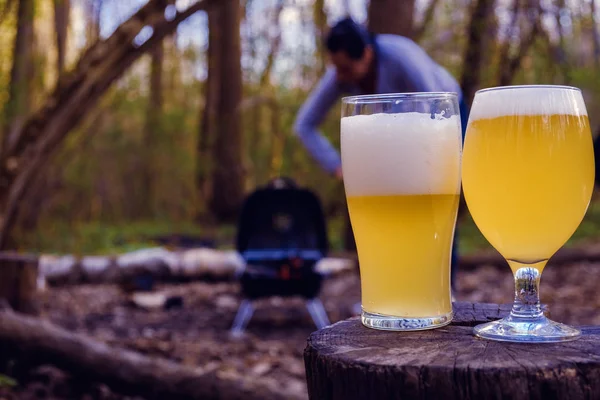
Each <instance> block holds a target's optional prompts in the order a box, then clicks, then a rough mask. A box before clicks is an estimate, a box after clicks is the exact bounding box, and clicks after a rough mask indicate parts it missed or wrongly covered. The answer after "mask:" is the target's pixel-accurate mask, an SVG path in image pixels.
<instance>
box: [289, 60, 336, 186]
mask: <svg viewBox="0 0 600 400" xmlns="http://www.w3.org/2000/svg"><path fill="white" fill-rule="evenodd" d="M340 94H341V90H340V88H339V86H338V83H337V82H336V78H335V70H334V69H333V68H330V69H328V70H327V72H326V73H325V75H324V76H323V78H321V81H320V82H319V83H318V84H317V86H316V87H315V88H314V90H313V91H312V93H311V94H310V96H309V97H308V99H307V100H306V101H305V102H304V104H303V105H302V107H301V108H300V111H299V112H298V116H297V117H296V122H295V123H294V131H295V132H296V134H297V135H298V137H299V138H300V140H301V141H302V143H303V144H304V147H305V148H306V149H307V150H308V152H309V153H310V155H311V156H312V157H313V158H314V159H315V160H316V161H317V162H318V163H319V164H320V165H321V167H322V168H323V169H325V170H326V171H327V172H329V173H331V174H335V175H336V176H338V177H340V171H341V169H340V167H341V160H340V155H339V153H338V151H337V150H336V149H334V148H333V146H332V145H331V143H330V142H329V140H327V138H325V137H324V136H323V135H322V134H321V132H319V130H318V126H319V125H320V124H321V122H322V121H323V119H324V118H325V116H326V115H327V112H328V111H329V109H330V108H331V107H332V106H333V105H334V104H335V102H336V101H337V99H338V98H339V96H340Z"/></svg>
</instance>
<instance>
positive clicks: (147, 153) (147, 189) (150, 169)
mask: <svg viewBox="0 0 600 400" xmlns="http://www.w3.org/2000/svg"><path fill="white" fill-rule="evenodd" d="M164 54H165V53H164V47H163V42H160V43H158V44H156V46H155V47H154V48H152V50H150V91H149V99H148V109H147V114H146V128H145V129H144V136H143V147H142V149H141V150H140V152H139V153H138V154H139V156H140V161H141V162H142V165H141V168H140V171H141V184H142V187H141V190H140V193H142V194H143V197H142V198H141V199H140V200H141V202H140V204H139V207H138V213H139V214H138V215H139V216H149V215H152V211H153V210H152V208H153V205H152V200H154V199H155V198H156V197H155V196H154V194H155V187H154V185H153V181H154V176H155V170H156V169H157V168H160V166H158V165H156V163H157V157H155V155H156V153H157V152H158V151H159V149H158V148H157V147H158V146H157V143H158V141H159V140H160V136H161V135H162V131H163V129H162V128H163V98H164V96H163V64H164Z"/></svg>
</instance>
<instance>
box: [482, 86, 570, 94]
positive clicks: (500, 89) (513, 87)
mask: <svg viewBox="0 0 600 400" xmlns="http://www.w3.org/2000/svg"><path fill="white" fill-rule="evenodd" d="M511 89H558V90H571V91H575V92H580V93H581V89H579V88H578V87H575V86H569V85H508V86H492V87H488V88H484V89H479V90H478V91H476V92H475V94H479V93H487V92H496V91H502V90H511Z"/></svg>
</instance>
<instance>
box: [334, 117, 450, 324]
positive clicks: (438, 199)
mask: <svg viewBox="0 0 600 400" xmlns="http://www.w3.org/2000/svg"><path fill="white" fill-rule="evenodd" d="M341 141H342V165H343V174H344V186H345V190H346V197H347V202H348V210H349V213H350V220H351V223H352V229H353V231H354V236H355V239H356V246H357V251H358V259H359V264H360V274H361V291H362V307H363V323H365V315H370V316H375V317H374V318H375V319H376V318H377V317H378V316H381V317H398V318H401V319H405V320H402V321H404V322H406V321H407V322H406V325H402V324H403V323H404V322H402V323H399V324H397V325H395V327H396V328H398V329H412V328H414V329H424V328H426V327H431V326H436V325H437V326H439V325H440V324H444V323H448V322H449V321H450V318H451V316H452V303H451V293H450V256H451V248H452V241H453V235H454V227H455V223H456V214H457V210H458V198H459V188H460V149H461V141H460V120H459V117H458V116H457V115H456V116H452V117H450V118H440V119H432V117H431V115H430V114H426V113H417V112H408V113H399V114H384V113H381V114H372V115H355V116H349V117H343V118H342V121H341ZM438 317H442V318H441V319H437V320H435V319H432V321H435V322H433V323H432V325H431V326H426V325H423V326H419V325H418V323H415V325H411V322H410V321H411V319H414V320H415V321H421V322H422V321H425V320H424V319H427V318H438ZM419 319H421V320H419ZM440 321H442V322H440ZM366 324H367V326H372V327H384V328H385V325H383V326H378V325H376V324H371V323H370V322H368V323H366ZM373 325H375V326H373Z"/></svg>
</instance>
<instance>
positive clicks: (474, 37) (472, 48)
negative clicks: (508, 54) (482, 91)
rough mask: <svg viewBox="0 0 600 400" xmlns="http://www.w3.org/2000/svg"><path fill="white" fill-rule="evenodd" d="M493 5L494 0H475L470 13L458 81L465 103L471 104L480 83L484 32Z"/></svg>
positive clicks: (484, 40) (484, 39) (483, 53)
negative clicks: (460, 74)
mask: <svg viewBox="0 0 600 400" xmlns="http://www.w3.org/2000/svg"><path fill="white" fill-rule="evenodd" d="M494 5H495V0H477V3H475V7H474V8H473V11H472V13H471V20H470V22H469V28H468V31H467V38H468V39H467V40H468V41H467V47H466V50H465V55H464V57H463V72H462V78H461V81H460V86H461V88H462V92H463V97H464V99H465V100H466V102H467V104H471V102H472V101H473V97H474V96H475V92H476V91H477V89H478V88H479V85H480V83H481V69H482V62H483V57H484V55H485V54H486V52H485V46H484V45H485V44H486V35H485V33H486V32H487V27H488V26H489V22H490V18H491V16H492V14H493V12H494Z"/></svg>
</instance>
